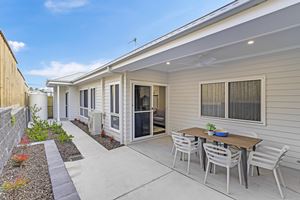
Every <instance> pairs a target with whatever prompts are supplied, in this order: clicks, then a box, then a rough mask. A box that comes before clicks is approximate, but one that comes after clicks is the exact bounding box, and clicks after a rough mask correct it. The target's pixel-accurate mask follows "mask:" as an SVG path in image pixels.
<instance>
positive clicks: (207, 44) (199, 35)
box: [47, 0, 300, 86]
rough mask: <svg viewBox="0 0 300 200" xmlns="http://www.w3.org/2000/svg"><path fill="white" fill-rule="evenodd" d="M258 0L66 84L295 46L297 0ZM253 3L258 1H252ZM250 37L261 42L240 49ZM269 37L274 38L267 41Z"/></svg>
mask: <svg viewBox="0 0 300 200" xmlns="http://www.w3.org/2000/svg"><path fill="white" fill-rule="evenodd" d="M250 2H251V3H250ZM262 2H265V1H262V0H256V1H234V2H232V3H230V4H228V5H226V6H224V7H222V8H220V9H218V10H216V11H214V12H212V13H210V14H208V15H206V16H204V17H202V18H199V19H197V20H195V21H193V22H191V23H189V24H187V25H185V26H183V27H181V28H179V29H176V30H175V31H173V32H171V33H169V34H167V35H165V36H162V37H160V38H158V39H156V40H154V41H152V42H150V43H148V44H146V45H144V46H142V47H140V48H138V49H136V50H134V51H132V52H129V53H128V54H125V55H124V56H121V57H120V58H117V59H115V60H113V61H112V62H109V63H107V64H105V65H103V66H101V67H100V68H97V69H96V70H93V71H91V72H88V73H86V74H83V75H81V76H79V77H75V78H74V79H73V80H72V81H69V82H67V83H66V84H80V83H84V82H87V81H91V80H93V79H96V78H100V77H103V76H108V75H110V74H111V73H112V72H126V71H135V70H138V69H142V68H152V69H155V70H158V69H159V70H163V71H167V72H169V71H175V70H174V69H172V70H169V69H167V68H166V66H165V63H166V62H170V61H171V62H172V63H174V61H175V62H176V63H177V64H178V67H179V68H178V69H176V70H183V69H186V66H185V65H187V64H189V62H191V61H192V62H194V63H196V66H197V67H203V66H207V65H211V64H212V63H220V60H228V59H230V58H232V57H235V58H243V57H245V56H251V55H252V56H253V55H257V54H262V53H268V52H269V53H270V52H271V50H272V51H281V50H284V49H286V48H287V49H290V48H297V47H296V46H297V45H300V44H295V41H294V40H295V37H294V35H295V34H298V31H299V30H298V29H299V28H298V26H299V23H298V22H299V21H300V15H299V13H298V10H299V9H300V4H299V3H298V4H296V3H295V2H297V1H289V2H284V3H282V2H281V3H276V2H275V3H274V2H269V1H267V2H265V3H263V4H261V3H262ZM258 4H260V5H258ZM254 5H258V6H256V7H254ZM291 5H293V6H291ZM242 11H244V12H242ZM290 16H294V17H293V18H291V17H290ZM266 24H267V25H268V26H266ZM286 30H290V32H289V33H287V31H286ZM295 31H296V32H295ZM292 32H293V33H292ZM276 33H282V34H285V35H281V36H279V35H277V37H280V38H286V37H288V38H290V37H289V35H288V34H293V37H291V40H290V41H286V40H283V41H282V42H285V44H284V45H282V42H281V41H278V40H276V39H275V37H276ZM268 36H270V37H268ZM266 38H267V39H266ZM250 39H257V40H260V41H262V42H261V43H260V46H261V48H257V46H258V45H257V44H256V45H255V46H256V48H252V50H251V51H250V49H249V48H248V50H245V49H243V48H245V45H244V44H245V42H246V41H247V40H250ZM264 41H268V45H266V47H268V48H263V47H264V44H265V43H266V42H264ZM273 41H274V44H272V43H273ZM280 42H281V43H280ZM275 43H276V44H275ZM283 46H284V48H283ZM241 48H242V49H241ZM229 50H231V51H229ZM216 51H217V52H216ZM222 51H223V52H222ZM212 52H214V53H218V54H219V56H220V55H222V54H223V56H220V58H217V57H218V55H215V54H214V55H211V54H212ZM226 52H232V53H236V52H237V53H239V55H238V56H232V55H229V54H227V55H225V54H226ZM180 63H181V64H180ZM182 63H184V64H182ZM162 66H163V67H162ZM172 67H174V65H172ZM53 81H54V80H49V81H47V85H48V86H50V85H51V84H53V83H54V82H53ZM50 83H51V84H50Z"/></svg>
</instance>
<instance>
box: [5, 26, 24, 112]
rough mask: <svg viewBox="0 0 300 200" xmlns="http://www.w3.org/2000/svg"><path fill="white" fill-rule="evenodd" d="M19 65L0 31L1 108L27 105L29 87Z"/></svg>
mask: <svg viewBox="0 0 300 200" xmlns="http://www.w3.org/2000/svg"><path fill="white" fill-rule="evenodd" d="M17 64H18V62H17V59H16V57H15V55H14V53H13V51H12V50H11V48H10V46H9V44H8V42H7V40H6V39H5V36H4V34H3V32H1V31H0V107H8V106H25V105H27V102H28V85H27V83H26V81H25V78H24V76H23V74H22V73H21V71H20V70H19V69H18V67H17Z"/></svg>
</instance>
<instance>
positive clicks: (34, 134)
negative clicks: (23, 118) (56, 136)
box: [27, 125, 48, 142]
mask: <svg viewBox="0 0 300 200" xmlns="http://www.w3.org/2000/svg"><path fill="white" fill-rule="evenodd" d="M27 135H28V137H29V138H30V140H33V141H35V142H40V141H45V140H47V138H48V130H45V129H43V128H42V127H40V126H38V125H34V126H33V127H32V128H29V129H27Z"/></svg>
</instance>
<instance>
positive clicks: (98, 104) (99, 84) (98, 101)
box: [76, 80, 102, 123]
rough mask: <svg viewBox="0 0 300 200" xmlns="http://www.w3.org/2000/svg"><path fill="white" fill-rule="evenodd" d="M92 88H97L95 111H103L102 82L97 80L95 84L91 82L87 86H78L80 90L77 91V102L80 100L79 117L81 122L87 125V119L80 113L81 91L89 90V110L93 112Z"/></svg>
mask: <svg viewBox="0 0 300 200" xmlns="http://www.w3.org/2000/svg"><path fill="white" fill-rule="evenodd" d="M92 88H95V89H96V90H95V92H96V95H95V101H96V102H95V105H96V108H95V110H96V111H100V112H101V111H102V80H96V81H93V82H89V83H85V84H82V85H80V86H78V89H77V92H78V96H77V100H78V106H77V107H76V109H77V113H78V114H77V116H78V117H79V118H80V120H82V121H84V122H86V123H87V118H85V117H82V116H80V115H79V114H80V112H79V109H80V90H85V89H87V90H88V108H89V110H91V89H92Z"/></svg>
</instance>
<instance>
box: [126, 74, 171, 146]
mask: <svg viewBox="0 0 300 200" xmlns="http://www.w3.org/2000/svg"><path fill="white" fill-rule="evenodd" d="M126 77H127V78H126V86H127V87H126V101H125V102H126V103H125V104H126V105H125V106H126V108H125V109H124V110H125V111H126V125H125V127H124V128H125V129H126V131H125V136H124V137H125V138H124V141H125V143H129V142H131V141H132V128H133V127H132V115H131V113H132V106H131V105H132V101H131V98H132V93H130V92H131V91H132V84H131V83H132V81H141V82H151V83H160V84H167V82H168V76H167V73H165V72H159V71H154V70H148V69H144V70H138V71H135V72H128V73H127V75H126ZM125 111H124V112H125Z"/></svg>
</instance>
